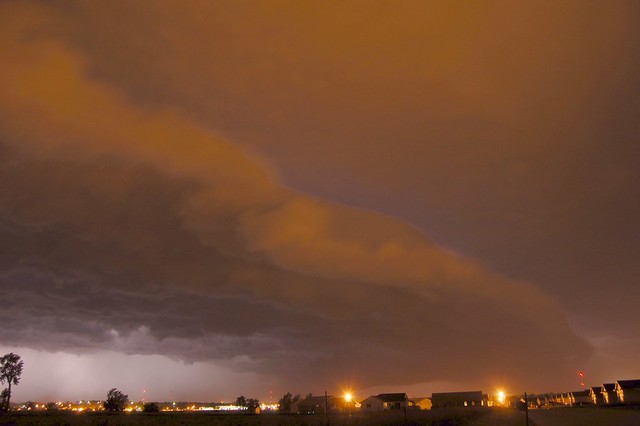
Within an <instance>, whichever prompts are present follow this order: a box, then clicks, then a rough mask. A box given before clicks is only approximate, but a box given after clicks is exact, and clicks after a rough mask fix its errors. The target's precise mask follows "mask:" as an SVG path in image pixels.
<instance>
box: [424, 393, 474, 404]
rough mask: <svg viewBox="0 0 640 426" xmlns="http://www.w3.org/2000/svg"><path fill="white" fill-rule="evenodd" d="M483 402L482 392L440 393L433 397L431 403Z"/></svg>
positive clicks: (434, 394)
mask: <svg viewBox="0 0 640 426" xmlns="http://www.w3.org/2000/svg"><path fill="white" fill-rule="evenodd" d="M480 400H482V391H471V392H438V393H433V394H432V395H431V401H433V403H434V404H436V405H437V404H438V403H440V402H445V401H460V402H462V401H480Z"/></svg>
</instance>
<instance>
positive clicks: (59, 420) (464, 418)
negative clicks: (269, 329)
mask: <svg viewBox="0 0 640 426" xmlns="http://www.w3.org/2000/svg"><path fill="white" fill-rule="evenodd" d="M529 420H530V421H529V425H530V426H574V425H575V426H592V425H593V426H595V425H598V426H600V425H607V426H608V425H612V426H640V410H639V409H621V408H615V409H614V408H593V407H591V408H589V407H587V408H556V409H547V410H530V411H529ZM327 424H328V425H329V426H404V425H406V426H423V425H424V426H524V425H525V416H524V412H522V411H517V410H514V409H500V408H494V409H483V410H478V411H471V410H468V409H460V410H457V411H444V410H435V411H409V412H407V415H406V420H405V416H404V413H403V412H401V411H397V412H386V413H372V414H363V413H357V414H352V415H347V414H333V415H331V416H330V417H329V418H328V419H327V417H326V416H324V415H293V414H292V415H287V414H259V415H247V414H219V413H192V412H179V413H158V414H144V413H131V414H125V413H120V414H112V413H105V412H99V413H82V414H75V413H72V412H65V411H61V412H55V413H47V412H44V413H43V412H38V413H8V414H2V415H0V426H27V425H29V426H31V425H34V426H35V425H41V426H85V425H86V426H133V425H141V426H156V425H158V426H204V425H213V426H327Z"/></svg>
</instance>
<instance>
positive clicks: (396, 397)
mask: <svg viewBox="0 0 640 426" xmlns="http://www.w3.org/2000/svg"><path fill="white" fill-rule="evenodd" d="M376 398H379V399H381V400H382V402H405V401H406V400H407V394H406V393H379V394H378V395H376Z"/></svg>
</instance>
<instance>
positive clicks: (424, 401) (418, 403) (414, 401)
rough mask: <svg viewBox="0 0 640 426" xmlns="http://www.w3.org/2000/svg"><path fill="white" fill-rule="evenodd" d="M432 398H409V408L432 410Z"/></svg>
mask: <svg viewBox="0 0 640 426" xmlns="http://www.w3.org/2000/svg"><path fill="white" fill-rule="evenodd" d="M431 406H432V404H431V398H426V397H420V398H409V407H412V408H417V409H420V410H431Z"/></svg>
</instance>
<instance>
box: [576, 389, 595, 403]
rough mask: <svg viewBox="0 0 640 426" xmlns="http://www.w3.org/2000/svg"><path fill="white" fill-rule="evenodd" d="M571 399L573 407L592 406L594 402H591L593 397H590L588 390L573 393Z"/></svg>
mask: <svg viewBox="0 0 640 426" xmlns="http://www.w3.org/2000/svg"><path fill="white" fill-rule="evenodd" d="M571 399H572V400H573V405H591V404H593V401H592V400H591V396H590V395H589V391H588V390H581V391H573V392H571Z"/></svg>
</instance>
